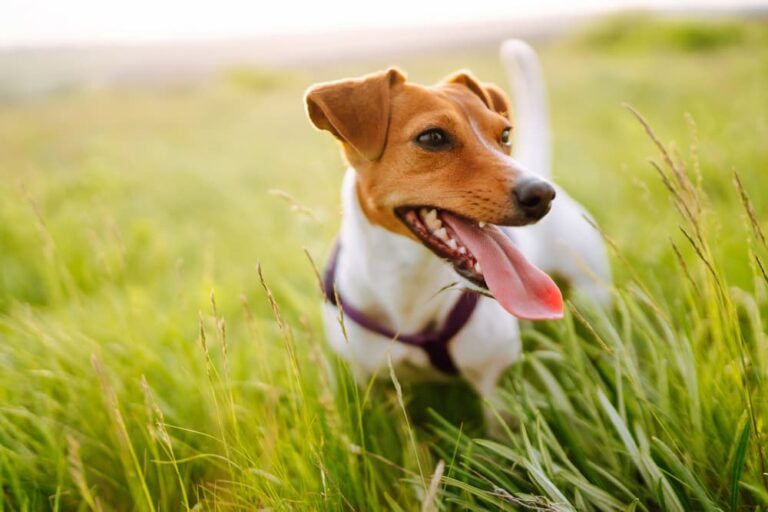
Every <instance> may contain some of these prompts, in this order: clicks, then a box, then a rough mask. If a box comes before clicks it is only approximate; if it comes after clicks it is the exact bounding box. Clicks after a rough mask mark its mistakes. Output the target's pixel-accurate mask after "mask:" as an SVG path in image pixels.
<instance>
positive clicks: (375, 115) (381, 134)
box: [304, 68, 405, 160]
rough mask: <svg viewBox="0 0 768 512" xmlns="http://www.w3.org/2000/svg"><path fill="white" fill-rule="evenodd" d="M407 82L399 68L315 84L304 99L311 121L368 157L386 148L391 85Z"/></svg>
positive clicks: (374, 157) (373, 157) (377, 155)
mask: <svg viewBox="0 0 768 512" xmlns="http://www.w3.org/2000/svg"><path fill="white" fill-rule="evenodd" d="M403 82H405V75H403V73H402V72H400V71H399V70H398V69H395V68H390V69H388V70H386V71H382V72H379V73H373V74H370V75H366V76H364V77H362V78H353V79H347V80H338V81H335V82H326V83H321V84H317V85H314V86H312V87H310V88H309V90H308V91H307V93H306V95H305V97H304V101H305V102H306V105H307V114H308V115H309V118H310V120H311V121H312V124H314V125H315V126H316V127H317V128H318V129H320V130H327V131H329V132H331V133H332V134H333V135H334V136H335V137H336V138H338V139H339V140H341V141H342V142H344V143H346V144H348V145H349V146H351V147H352V148H353V149H354V150H355V151H357V152H358V153H359V154H360V155H362V156H363V157H364V158H366V159H367V160H377V159H378V158H379V157H381V153H382V152H383V151H384V146H385V144H386V142H387V132H388V130H389V110H390V96H391V92H392V88H393V87H394V86H396V85H398V84H401V83H403Z"/></svg>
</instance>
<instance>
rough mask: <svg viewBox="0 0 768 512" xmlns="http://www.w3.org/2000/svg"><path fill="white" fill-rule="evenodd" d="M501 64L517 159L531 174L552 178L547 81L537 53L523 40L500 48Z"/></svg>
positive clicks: (506, 43) (509, 42) (505, 42)
mask: <svg viewBox="0 0 768 512" xmlns="http://www.w3.org/2000/svg"><path fill="white" fill-rule="evenodd" d="M501 62H502V64H503V65H504V68H505V69H506V71H507V78H508V80H509V83H510V85H511V86H512V103H513V105H514V118H515V130H514V134H515V135H514V150H513V153H514V155H513V156H514V158H515V159H516V160H517V161H519V162H520V163H521V164H523V165H524V166H525V167H526V168H528V169H529V170H530V171H532V172H535V173H537V174H539V175H541V176H544V177H547V178H548V177H550V176H551V145H550V134H549V115H548V111H547V95H546V88H545V85H544V78H543V76H542V72H541V66H540V65H539V59H538V57H537V56H536V52H535V51H534V50H533V48H531V47H530V46H529V45H528V43H526V42H524V41H521V40H520V39H507V40H506V41H504V42H503V43H502V45H501Z"/></svg>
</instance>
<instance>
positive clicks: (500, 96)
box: [483, 83, 511, 118]
mask: <svg viewBox="0 0 768 512" xmlns="http://www.w3.org/2000/svg"><path fill="white" fill-rule="evenodd" d="M483 88H484V89H485V92H486V93H488V98H489V99H490V100H491V104H490V105H489V108H490V109H491V110H493V111H494V112H498V113H499V114H501V115H503V116H504V117H507V118H508V117H509V116H510V113H511V109H510V107H509V98H507V95H506V94H505V93H504V91H502V90H501V87H499V86H498V85H495V84H489V83H484V84H483Z"/></svg>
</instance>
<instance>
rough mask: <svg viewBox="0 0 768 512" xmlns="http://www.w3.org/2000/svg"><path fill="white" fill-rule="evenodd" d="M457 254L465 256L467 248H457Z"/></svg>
mask: <svg viewBox="0 0 768 512" xmlns="http://www.w3.org/2000/svg"><path fill="white" fill-rule="evenodd" d="M459 254H467V248H466V247H464V246H463V245H462V246H461V247H459Z"/></svg>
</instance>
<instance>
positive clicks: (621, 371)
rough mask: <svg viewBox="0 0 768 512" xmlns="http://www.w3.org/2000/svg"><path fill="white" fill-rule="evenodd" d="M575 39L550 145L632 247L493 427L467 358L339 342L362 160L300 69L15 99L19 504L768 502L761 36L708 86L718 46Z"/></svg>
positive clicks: (12, 235) (4, 307)
mask: <svg viewBox="0 0 768 512" xmlns="http://www.w3.org/2000/svg"><path fill="white" fill-rule="evenodd" d="M649 30H650V29H649ZM744 37H745V38H746V37H747V36H746V35H745V36H744ZM730 44H731V43H729V45H730ZM734 44H735V43H734ZM744 44H746V43H744ZM750 48H752V49H753V50H754V54H755V55H758V56H759V58H761V59H765V58H766V55H765V51H764V49H762V47H758V46H757V45H756V46H754V47H750ZM580 51H581V50H579V49H578V47H573V46H570V44H566V45H565V46H564V47H561V48H554V49H549V50H547V52H549V53H546V52H545V64H547V63H548V62H549V63H556V64H557V65H556V66H555V65H551V64H550V67H549V69H548V73H550V74H552V75H553V76H554V79H553V80H552V82H553V94H554V104H555V108H554V109H553V111H554V112H555V115H556V118H555V128H556V137H557V138H558V144H557V148H558V149H557V153H556V155H555V156H556V161H558V162H559V163H558V169H559V171H558V176H559V177H560V180H561V182H565V183H566V186H567V188H569V189H570V190H573V191H574V194H575V195H576V196H577V197H578V198H579V199H581V200H583V201H584V202H585V203H586V204H587V205H588V206H589V207H590V209H591V210H592V211H593V212H594V213H595V215H596V216H597V218H598V219H599V220H600V225H601V226H602V229H603V230H604V235H605V237H606V240H607V242H608V244H609V246H610V247H611V250H612V253H613V258H612V260H613V263H614V271H615V274H616V278H617V280H616V283H617V284H616V289H615V290H614V292H613V297H614V307H613V308H612V310H611V311H607V312H605V311H596V310H593V309H591V308H590V307H589V305H587V304H579V303H569V312H568V314H567V315H566V318H565V319H564V320H563V321H561V322H553V323H546V324H536V325H533V324H529V323H527V324H525V325H524V331H523V337H524V340H523V341H524V344H525V357H524V359H523V360H522V361H521V362H520V363H519V364H517V365H515V366H514V367H513V368H512V369H511V370H510V372H509V374H508V375H507V376H506V378H505V382H504V384H503V387H502V388H503V392H504V394H505V397H506V400H505V405H504V409H506V410H504V411H499V413H500V414H501V413H505V414H504V415H505V416H506V415H507V414H506V413H508V415H510V416H511V417H513V418H515V421H514V422H513V424H511V425H510V426H509V429H508V431H507V432H506V435H505V436H502V437H500V438H494V439H489V438H488V437H487V436H486V435H485V433H484V430H483V428H482V426H481V425H480V424H479V423H480V422H481V414H480V412H479V405H478V401H477V397H474V396H473V395H472V393H471V392H470V391H468V390H467V389H466V387H463V386H461V385H460V384H457V385H451V386H443V385H434V386H419V387H416V386H411V385H408V383H406V382H400V381H399V380H398V378H397V374H396V373H395V372H393V371H392V370H391V369H390V368H388V367H383V368H381V370H380V372H379V376H380V377H381V378H382V382H380V383H377V384H373V383H372V384H371V385H370V386H367V387H359V386H358V385H357V384H356V383H355V382H354V380H353V379H352V377H351V375H350V372H349V369H348V368H347V367H346V366H345V364H344V363H343V362H341V361H339V360H337V359H336V358H334V357H332V356H330V354H329V353H328V352H327V350H326V347H325V344H324V340H323V336H322V330H321V329H320V319H319V307H318V306H319V302H320V300H321V295H320V291H319V289H318V287H317V283H316V281H317V279H316V274H315V270H314V269H313V264H312V263H311V261H310V260H308V259H307V258H306V255H305V253H304V251H303V250H302V246H303V245H306V251H307V253H308V254H310V255H311V256H312V258H311V259H313V260H314V261H321V259H322V255H323V254H324V251H325V248H326V246H327V240H329V239H330V238H331V236H332V231H333V230H334V229H335V222H334V219H336V212H335V207H327V208H324V205H328V204H335V200H334V199H333V198H334V197H335V194H336V188H337V186H338V178H339V175H338V173H337V174H336V175H334V174H333V173H332V170H333V169H336V168H337V167H338V165H339V164H338V157H337V155H336V154H335V151H334V150H333V148H331V147H330V145H329V144H328V141H327V140H326V139H325V138H324V137H321V136H319V135H315V134H314V133H312V132H311V131H310V130H309V129H308V128H306V129H305V130H304V131H298V130H299V128H297V127H298V126H303V125H302V124H301V123H303V114H302V112H301V108H300V104H299V103H298V100H297V98H299V97H300V94H299V92H300V91H299V90H293V89H289V90H288V91H287V92H286V93H284V94H283V93H282V92H281V91H280V89H279V88H278V89H272V88H267V89H266V90H262V89H261V88H257V89H258V91H257V92H254V91H253V90H252V89H253V88H250V87H247V88H246V90H244V91H243V90H237V91H235V90H233V89H231V88H230V87H232V84H231V82H232V80H230V79H229V78H228V79H227V80H226V84H225V85H221V86H216V87H214V88H211V89H203V90H197V89H190V90H186V91H176V92H174V93H173V94H170V93H163V92H157V91H154V92H146V91H133V92H125V91H123V92H120V93H112V92H107V93H96V94H94V95H90V96H85V97H82V96H78V95H75V96H72V97H65V98H59V99H55V100H47V101H41V102H40V103H39V104H32V105H26V106H4V107H3V108H0V153H1V154H3V155H4V156H3V160H2V161H0V176H2V177H3V178H4V179H3V180H2V181H0V372H1V375H2V376H1V377H0V379H2V380H0V492H1V493H2V494H1V495H0V497H1V498H2V499H0V510H2V511H5V510H37V509H54V510H72V509H78V510H124V509H140V510H153V509H154V510H178V509H183V510H191V509H195V510H201V509H203V510H207V509H212V510H217V509H221V510H238V509H244V510H253V509H270V510H296V509H299V510H304V509H306V510H317V509H327V510H414V509H417V510H425V511H426V510H454V509H467V510H487V509H509V510H518V509H526V508H527V509H533V510H573V509H575V510H648V511H655V510H766V509H768V482H766V478H768V475H766V457H768V442H766V433H765V428H766V420H768V396H766V393H768V389H767V388H766V378H767V377H768V374H767V372H768V335H767V334H766V319H767V318H768V275H767V273H766V270H767V269H768V266H767V265H768V262H767V259H768V246H766V238H765V233H764V231H765V227H766V224H765V200H764V194H761V192H760V185H761V184H763V183H764V177H761V166H762V164H763V163H765V162H766V160H765V155H764V154H762V153H761V149H760V148H761V147H762V146H760V144H761V140H762V139H761V137H762V135H765V133H766V132H765V130H766V126H765V124H764V122H761V121H760V119H761V116H762V114H764V113H765V112H768V109H766V103H765V97H764V95H761V94H759V91H760V89H759V87H758V86H759V84H760V83H762V82H761V80H764V79H763V78H761V77H762V75H761V74H760V73H758V72H757V71H755V68H754V66H753V63H752V62H751V61H747V60H743V59H741V58H740V57H739V56H738V55H736V54H734V55H731V54H727V53H723V54H718V55H714V56H712V55H710V56H708V57H706V59H705V58H704V57H703V56H700V57H701V59H703V61H704V62H707V63H710V64H711V63H712V62H714V63H716V64H717V66H719V67H717V69H719V70H721V75H722V76H719V77H717V78H718V80H717V81H716V83H715V84H714V85H712V86H711V87H712V88H713V89H712V90H709V89H707V88H701V87H700V86H699V85H698V84H699V83H700V81H699V78H701V77H702V76H704V74H706V76H710V71H709V70H711V69H713V67H714V64H711V65H709V66H708V67H707V69H706V70H700V72H701V73H703V74H701V75H699V74H696V72H697V71H696V70H697V69H698V67H694V66H691V67H687V66H689V64H688V60H685V59H682V57H679V56H677V57H675V56H671V57H668V56H658V59H659V60H660V62H661V63H662V64H663V66H662V67H664V68H665V69H668V73H667V75H666V76H664V77H659V75H658V73H656V72H658V68H657V63H656V61H654V60H653V59H646V58H644V59H643V60H641V61H638V60H631V59H630V60H628V61H627V62H623V63H622V62H621V61H619V60H615V55H614V54H611V55H609V56H608V57H605V56H600V55H597V56H595V55H593V52H596V51H597V50H595V49H594V48H592V49H590V53H588V54H582V53H579V52H580ZM614 51H616V50H615V49H613V50H612V52H614ZM633 51H635V50H633ZM718 51H719V50H718ZM722 51H724V52H725V51H730V50H722ZM761 52H762V53H761ZM574 55H577V56H579V65H580V66H581V68H580V69H579V70H578V71H575V70H574V69H573V68H572V67H571V65H570V64H569V63H571V62H573V59H572V57H573V56H574ZM665 55H666V54H665ZM473 59H474V58H473ZM484 59H485V60H484ZM604 59H607V60H604ZM665 59H668V60H665ZM686 59H687V58H686ZM707 59H709V60H707ZM740 59H741V60H740ZM476 60H477V62H478V63H479V64H478V65H479V66H481V67H483V66H485V68H487V69H489V70H490V69H493V68H495V67H496V66H497V64H496V61H495V57H480V56H478V57H477V58H476ZM435 62H436V61H435V59H430V61H429V63H428V64H425V65H433V66H437V64H435ZM472 62H474V60H473V61H472ZM761 62H763V61H761ZM765 62H768V60H765ZM671 64H674V65H671ZM443 65H444V66H446V68H447V67H448V66H451V67H459V65H456V63H455V62H454V61H453V60H450V62H444V63H443ZM460 65H467V63H466V62H462V63H461V64H460ZM622 66H624V67H622ZM405 67H406V68H408V66H407V65H406V66H405ZM414 67H415V68H416V69H420V68H419V67H418V66H414ZM473 67H475V66H474V65H473ZM614 68H616V69H619V70H621V71H618V72H617V74H615V75H612V74H608V72H607V71H606V70H607V69H614ZM583 69H589V70H593V71H594V72H595V74H596V75H597V76H598V78H599V79H598V80H594V81H588V80H587V78H585V76H586V75H585V74H584V71H583ZM447 70H449V69H446V71H447ZM675 70H678V71H675ZM476 71H477V72H478V74H479V75H480V76H483V77H484V78H485V77H486V76H488V75H489V74H490V72H488V73H484V72H483V71H482V69H481V70H476ZM641 71H642V72H641ZM705 71H706V73H705ZM437 72H439V73H440V74H444V73H443V70H442V69H439V70H438V71H437ZM258 76H261V75H258ZM434 78H437V77H434ZM489 78H493V76H492V75H491V76H489ZM662 79H663V80H664V84H663V87H662V86H660V85H658V84H659V81H660V80H662ZM260 81H261V79H260ZM307 81H309V78H307ZM270 83H271V81H270ZM280 83H283V82H280ZM285 83H287V82H285ZM627 83H629V84H639V85H637V86H636V87H637V88H636V89H628V90H629V91H630V92H628V93H627V95H628V99H630V100H631V101H632V103H633V104H638V105H640V109H641V110H642V111H643V112H648V114H649V117H650V118H651V119H653V120H654V122H653V124H654V125H656V126H657V127H658V128H659V130H658V131H659V132H661V133H664V134H667V133H669V132H673V133H675V132H674V122H673V121H671V120H670V119H675V118H676V117H675V116H677V115H678V114H677V113H678V112H680V111H681V110H682V108H678V107H679V106H678V103H684V102H683V101H682V100H681V99H680V98H683V96H684V95H683V92H685V95H687V96H685V97H686V98H689V100H687V101H688V103H685V105H686V106H691V107H692V110H694V112H696V113H697V114H698V115H696V116H695V117H696V118H697V119H698V118H699V117H701V114H702V113H704V114H706V113H707V112H710V111H712V112H716V113H718V115H719V116H720V117H716V118H715V119H714V120H713V119H708V118H706V116H704V117H705V119H704V120H703V123H702V130H701V131H702V133H703V134H706V137H707V138H709V139H710V140H709V141H708V142H706V143H699V142H698V134H697V128H696V126H695V125H694V123H693V120H692V118H689V119H688V120H687V126H688V133H687V135H685V139H684V138H683V136H680V135H679V134H676V135H675V136H676V137H677V139H678V140H687V141H688V142H686V143H685V145H684V147H679V146H677V145H674V144H671V145H670V144H663V143H662V142H661V140H665V139H667V138H668V136H667V135H665V136H657V135H656V134H654V132H653V131H652V130H651V129H650V128H649V123H648V122H646V121H645V120H644V119H643V118H642V117H640V116H639V114H637V113H636V112H634V115H633V111H632V110H630V113H629V114H628V115H626V116H623V117H622V114H621V112H620V109H619V108H618V106H617V104H616V102H613V100H614V99H616V98H613V97H612V95H615V94H617V93H616V92H615V91H616V90H617V88H620V87H619V86H620V85H622V84H627ZM745 83H746V84H753V85H754V84H757V85H756V86H755V87H745V88H744V89H743V90H742V89H738V91H741V92H742V93H743V97H741V96H737V95H735V94H734V95H732V96H730V97H726V96H727V94H726V92H728V91H730V92H734V90H735V89H734V84H740V85H741V84H745ZM601 84H603V85H601ZM601 86H602V87H604V89H602V93H600V92H598V93H594V94H593V96H589V95H587V91H592V88H594V87H601ZM633 86H634V85H633ZM285 87H289V85H286V86H285ZM649 91H651V92H653V94H650V93H649ZM756 91H757V92H756ZM603 93H604V94H603ZM574 95H577V96H578V97H579V98H583V97H591V98H593V99H592V100H591V101H592V103H590V104H589V105H584V104H583V103H578V102H574V101H571V100H573V98H574ZM603 97H607V98H608V99H607V100H606V103H605V104H604V103H601V102H600V101H599V99H601V98H603ZM595 98H597V99H595ZM742 100H743V102H745V103H746V106H743V102H742ZM612 102H613V103H612ZM669 105H675V108H673V109H671V110H674V112H675V114H674V115H673V114H670V113H669V110H670V109H667V108H666V107H668V106H669ZM701 105H706V106H707V108H706V109H703V110H702V109H701V108H699V107H701ZM729 108H731V109H733V110H732V111H731V110H727V109H729ZM603 109H604V110H603ZM726 111H727V112H734V113H735V114H733V117H734V119H735V121H734V122H730V117H729V116H727V115H726V114H725V113H724V112H726ZM105 112H109V115H107V114H105ZM747 114H750V115H747ZM751 114H754V116H752V115H751ZM624 117H625V118H626V121H627V122H626V123H625V122H624V120H623V119H624ZM27 118H31V119H33V121H28V120H27ZM633 118H634V119H633ZM73 119H76V120H77V125H76V128H77V129H72V128H71V127H72V126H74V125H73V124H72V123H73ZM571 119H579V120H580V121H579V123H580V125H579V126H578V127H574V126H573V125H572V124H569V123H572V122H573V121H571ZM606 126H607V127H609V128H610V129H611V134H612V136H611V137H607V138H606V137H597V136H595V134H599V133H603V131H605V129H606ZM577 128H578V129H577ZM601 130H602V131H601ZM644 130H645V131H646V132H647V135H643V131H644ZM297 134H298V135H297ZM297 138H298V139H299V140H300V142H301V147H302V148H304V147H306V148H307V150H306V153H304V152H300V151H296V150H295V148H296V147H297V146H296V144H297V142H296V139H297ZM715 138H717V139H719V140H715V141H713V140H711V139H715ZM646 142H649V143H650V145H652V146H653V147H655V149H654V152H655V154H657V157H655V158H654V159H652V161H651V162H650V163H648V164H647V166H648V169H649V171H651V172H652V173H653V174H650V173H649V176H645V175H643V174H642V173H641V172H640V171H638V170H637V169H639V167H640V165H641V164H642V162H641V157H640V155H641V154H643V152H645V151H646V149H645V147H647V146H646V145H645V144H646ZM326 146H328V147H327V149H322V148H326ZM752 146H755V147H757V149H754V148H752ZM745 148H746V149H745ZM750 148H752V149H750ZM731 152H732V153H733V155H734V159H733V161H734V162H735V163H736V164H738V165H739V166H740V168H739V172H738V173H737V172H735V171H733V170H732V169H731V164H730V162H729V160H728V158H729V155H730V154H731ZM588 155H600V157H601V158H605V160H601V161H600V162H599V163H600V164H601V165H595V164H596V162H595V161H591V160H590V159H589V156H588ZM622 165H623V166H625V167H626V169H625V170H624V172H620V171H619V169H620V168H621V167H622ZM566 171H571V172H570V173H569V172H566ZM654 174H655V175H654ZM5 178H7V179H5ZM597 184H599V185H600V186H597ZM273 189H277V190H273ZM270 191H271V192H270ZM281 191H286V192H281ZM607 191H610V192H612V193H613V196H610V195H608V192H607ZM286 201H287V207H286ZM651 262H652V264H651Z"/></svg>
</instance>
